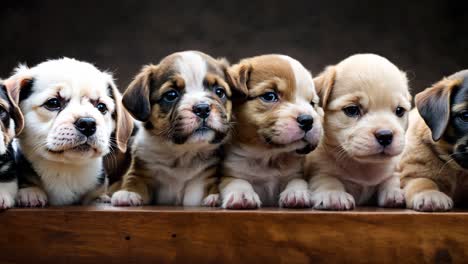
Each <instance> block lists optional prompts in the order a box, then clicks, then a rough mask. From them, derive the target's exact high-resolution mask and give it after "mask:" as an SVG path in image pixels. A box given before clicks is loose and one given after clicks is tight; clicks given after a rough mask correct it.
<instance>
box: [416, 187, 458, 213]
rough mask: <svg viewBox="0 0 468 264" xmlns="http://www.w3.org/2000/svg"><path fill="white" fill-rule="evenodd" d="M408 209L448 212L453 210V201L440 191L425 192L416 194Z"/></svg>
mask: <svg viewBox="0 0 468 264" xmlns="http://www.w3.org/2000/svg"><path fill="white" fill-rule="evenodd" d="M408 207H409V208H411V209H414V210H418V211H428V212H433V211H448V210H450V209H452V208H453V200H452V198H450V197H449V196H448V195H446V194H445V193H443V192H440V191H435V190H431V191H424V192H421V193H418V194H416V195H415V196H414V198H413V201H412V203H411V204H409V205H408Z"/></svg>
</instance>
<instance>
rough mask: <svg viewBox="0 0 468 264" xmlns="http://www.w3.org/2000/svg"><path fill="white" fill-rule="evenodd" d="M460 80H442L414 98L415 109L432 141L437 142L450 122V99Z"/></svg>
mask: <svg viewBox="0 0 468 264" xmlns="http://www.w3.org/2000/svg"><path fill="white" fill-rule="evenodd" d="M461 82H462V81H461V80H453V79H443V80H442V81H440V82H438V83H436V84H434V85H433V86H432V87H430V88H427V89H426V90H424V91H422V92H420V93H418V94H417V95H416V96H415V103H416V108H417V109H418V112H419V114H420V115H421V117H422V118H423V119H424V122H426V124H427V126H428V127H429V128H430V129H431V132H432V139H433V140H434V141H437V140H439V139H440V138H441V137H442V135H443V134H444V133H445V130H446V129H447V126H448V123H449V120H450V100H451V99H450V98H451V95H452V93H453V91H454V90H455V88H457V87H458V86H459V85H460V84H461Z"/></svg>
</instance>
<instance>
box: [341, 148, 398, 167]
mask: <svg viewBox="0 0 468 264" xmlns="http://www.w3.org/2000/svg"><path fill="white" fill-rule="evenodd" d="M343 149H345V151H346V153H347V154H348V156H349V157H350V158H352V159H353V160H355V161H357V162H360V163H385V162H388V161H390V160H391V159H393V158H394V157H396V156H398V155H400V154H401V153H402V151H400V150H397V149H394V148H388V149H387V148H383V147H376V148H375V149H373V150H369V151H366V152H363V151H362V150H355V149H346V148H345V147H343Z"/></svg>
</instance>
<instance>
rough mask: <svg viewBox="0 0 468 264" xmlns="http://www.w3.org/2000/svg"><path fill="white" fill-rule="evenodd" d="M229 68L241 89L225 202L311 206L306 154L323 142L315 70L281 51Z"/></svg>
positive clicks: (253, 205) (233, 205)
mask: <svg viewBox="0 0 468 264" xmlns="http://www.w3.org/2000/svg"><path fill="white" fill-rule="evenodd" d="M230 73H231V74H230V75H231V76H232V77H233V83H234V87H235V88H236V89H237V92H238V93H241V94H240V95H239V96H238V98H237V99H236V100H235V104H234V107H233V109H234V110H233V111H234V113H235V118H236V125H235V133H234V136H233V140H232V142H230V144H228V145H227V147H226V158H225V160H224V162H223V171H222V173H223V178H222V180H221V184H220V192H221V196H222V207H224V208H229V209H248V208H258V207H260V206H281V207H292V208H294V207H310V205H311V203H310V194H309V190H308V187H307V182H306V181H305V180H304V178H303V165H304V157H305V154H307V153H309V152H310V151H312V150H314V149H315V147H316V146H317V145H318V143H319V140H320V138H321V136H322V119H323V111H322V109H321V108H320V107H319V106H318V102H319V97H318V95H317V93H316V91H315V88H314V82H313V79H312V75H311V74H310V72H309V71H307V70H306V69H305V68H304V66H302V64H301V63H300V62H298V61H297V60H295V59H293V58H291V57H289V56H284V55H276V54H272V55H263V56H257V57H253V58H248V59H244V60H242V61H241V62H240V63H238V64H237V65H234V66H233V67H231V69H230Z"/></svg>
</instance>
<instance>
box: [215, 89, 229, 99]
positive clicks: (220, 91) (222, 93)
mask: <svg viewBox="0 0 468 264" xmlns="http://www.w3.org/2000/svg"><path fill="white" fill-rule="evenodd" d="M214 92H215V94H216V95H217V96H218V97H219V98H221V99H224V97H226V91H225V90H224V88H223V87H221V86H215V88H214Z"/></svg>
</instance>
